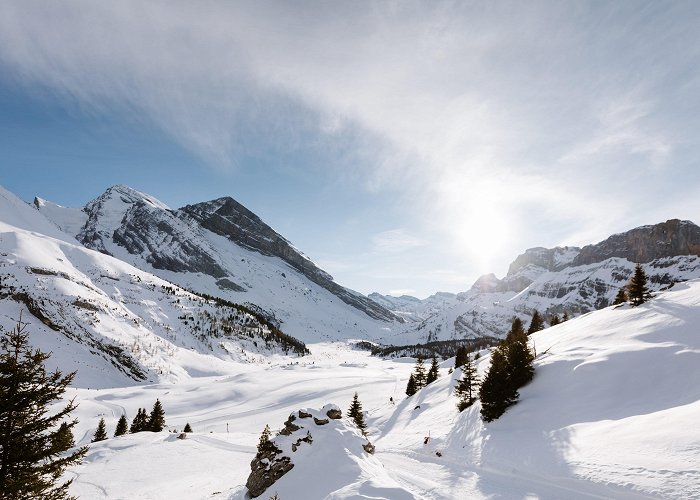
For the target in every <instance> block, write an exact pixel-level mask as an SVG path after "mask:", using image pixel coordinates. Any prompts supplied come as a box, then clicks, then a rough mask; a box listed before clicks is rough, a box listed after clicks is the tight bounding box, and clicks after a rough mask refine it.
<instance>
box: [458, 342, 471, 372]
mask: <svg viewBox="0 0 700 500" xmlns="http://www.w3.org/2000/svg"><path fill="white" fill-rule="evenodd" d="M467 359H469V351H468V350H467V347H466V346H463V345H461V346H459V347H458V348H457V355H456V356H455V368H459V367H460V366H462V365H463V364H464V363H466V362H467Z"/></svg>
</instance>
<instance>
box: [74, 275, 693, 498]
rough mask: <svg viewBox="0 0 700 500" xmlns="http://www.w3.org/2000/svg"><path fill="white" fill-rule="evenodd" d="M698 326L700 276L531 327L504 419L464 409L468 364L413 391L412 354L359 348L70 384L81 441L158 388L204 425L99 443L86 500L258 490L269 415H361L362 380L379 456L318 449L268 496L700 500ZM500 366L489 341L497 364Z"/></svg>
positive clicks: (273, 422) (82, 491) (166, 401)
mask: <svg viewBox="0 0 700 500" xmlns="http://www.w3.org/2000/svg"><path fill="white" fill-rule="evenodd" d="M698 324H700V282H691V283H687V284H682V285H676V287H674V289H672V290H671V291H669V292H666V293H663V294H659V296H658V297H656V298H655V299H654V300H653V301H651V302H650V303H647V304H644V305H642V306H640V307H637V308H632V307H629V306H623V307H618V308H607V309H604V310H602V311H597V312H594V313H590V314H587V315H584V316H581V317H579V318H576V319H574V320H571V321H569V322H567V323H564V324H561V325H559V326H557V327H553V328H549V329H547V330H544V331H542V332H539V333H537V334H535V335H533V337H531V338H532V341H533V343H534V345H535V348H536V350H537V359H536V374H535V379H534V380H533V382H532V383H531V384H529V385H528V386H526V387H524V388H523V389H521V398H520V402H519V403H518V404H517V405H515V406H514V407H512V408H510V409H509V410H508V411H507V412H506V414H505V415H504V416H503V417H501V418H500V419H499V420H497V421H495V422H492V423H489V424H484V423H483V422H482V421H481V420H480V419H479V404H478V403H477V404H476V405H475V406H473V407H471V408H469V409H467V410H465V411H464V412H462V413H458V412H457V409H456V406H455V403H456V399H455V397H454V396H453V394H452V388H453V387H454V385H455V381H456V378H457V377H458V376H459V371H457V372H455V373H454V374H452V375H450V374H448V368H449V367H450V366H452V364H453V360H447V361H445V362H443V363H442V368H441V374H440V375H441V376H440V378H439V379H438V380H437V381H436V382H434V383H433V384H431V385H430V386H428V387H427V388H425V389H423V390H421V391H419V393H418V394H416V395H415V396H413V397H411V398H406V396H405V395H404V389H405V385H406V381H407V379H408V376H409V374H410V372H411V370H412V368H413V360H410V359H403V360H381V359H377V358H373V357H371V356H370V355H369V354H368V353H366V352H363V351H357V350H352V349H351V348H350V347H348V345H347V344H344V343H328V344H314V345H311V346H310V347H311V351H312V355H311V356H306V357H304V358H297V359H296V360H291V363H293V364H289V363H290V359H288V358H284V357H282V356H274V357H272V358H271V360H270V362H269V363H266V364H263V363H257V364H255V363H253V364H238V363H232V364H231V374H230V375H227V376H219V377H212V378H195V379H190V380H185V381H182V382H179V383H177V384H156V385H145V386H136V387H134V386H132V387H128V388H116V389H99V390H88V389H71V391H70V392H71V393H70V396H73V395H74V396H76V400H77V401H79V402H80V406H79V409H78V410H77V416H78V418H79V419H80V424H79V425H78V426H77V427H76V441H78V442H79V443H87V442H89V440H90V438H91V436H92V433H93V432H94V429H95V427H96V425H97V421H98V420H99V418H100V416H104V417H105V420H106V422H107V427H108V433H109V435H111V434H112V433H113V431H114V427H115V425H116V421H117V419H118V418H119V416H120V415H121V414H122V413H126V415H127V417H128V418H129V420H131V418H133V416H134V414H135V413H136V410H137V409H138V408H139V407H145V408H147V409H148V410H149V411H150V408H151V406H152V405H153V402H154V401H155V400H156V398H159V399H160V401H161V402H162V403H163V406H164V408H165V411H166V422H167V425H168V428H169V429H170V430H174V429H177V430H181V429H182V428H183V427H184V425H185V423H187V422H189V423H190V424H191V425H192V427H193V429H194V432H193V433H192V434H190V435H189V436H188V438H187V439H185V440H178V439H177V438H176V434H173V433H166V432H163V433H158V434H155V433H139V434H136V435H127V436H124V437H120V438H110V439H109V440H107V441H104V442H100V443H95V444H92V445H91V448H90V451H89V453H88V456H87V459H86V461H85V463H84V464H83V465H80V466H77V467H74V468H72V469H71V470H70V471H69V472H68V473H67V474H66V476H67V477H74V478H75V482H74V484H73V486H72V488H71V492H72V493H73V494H75V495H77V496H79V497H80V498H90V499H92V498H95V499H98V498H124V499H127V498H128V499H132V498H163V499H165V498H168V499H172V498H183V499H190V498H192V499H199V498H202V499H203V498H226V499H243V498H246V496H245V495H246V489H245V486H244V484H245V481H246V478H247V476H248V474H249V472H250V462H251V460H252V459H253V457H254V455H255V448H256V445H257V442H258V438H259V436H260V433H261V431H262V430H263V428H264V426H265V424H269V425H270V427H271V428H272V429H273V434H274V431H275V430H277V429H279V428H281V427H282V424H283V422H284V421H285V420H286V418H287V416H288V415H289V414H290V413H291V412H292V411H295V410H298V409H300V408H321V407H322V406H323V405H325V404H326V403H335V404H337V405H338V406H340V407H341V408H342V409H343V410H346V409H347V408H348V407H349V404H350V401H351V399H352V396H353V394H354V392H355V391H357V392H358V393H359V397H360V401H361V402H362V404H363V407H364V410H365V411H366V412H367V421H368V424H369V427H368V437H369V440H370V441H371V442H372V443H373V444H375V445H376V453H375V455H374V456H369V455H366V454H364V455H363V454H362V453H359V454H358V453H356V451H353V450H349V449H344V448H343V447H342V446H340V447H337V448H334V449H335V450H336V451H337V450H341V451H339V452H337V453H336V454H335V455H330V456H329V455H328V454H327V453H324V451H323V450H322V449H321V446H322V444H323V443H322V441H319V442H314V444H312V445H310V447H309V450H308V452H306V453H305V454H304V460H306V461H308V462H310V463H311V466H308V467H297V468H295V469H293V470H292V471H290V472H289V473H288V474H287V475H286V476H284V477H283V478H282V479H281V480H280V482H279V483H278V484H277V485H275V486H273V487H272V488H270V489H269V490H268V491H267V492H266V493H265V494H263V495H262V496H261V497H260V498H264V499H267V498H269V497H270V496H272V495H273V494H274V493H278V495H279V498H280V499H282V500H292V499H294V500H296V499H300V498H392V499H394V498H426V499H448V498H459V499H462V498H542V499H561V498H566V499H575V498H679V499H680V498H700V425H698V422H699V421H700V330H698V328H697V325H698ZM297 361H298V364H297ZM488 362H489V357H488V355H487V353H486V351H484V352H483V353H482V356H481V358H480V360H479V361H478V366H479V370H480V371H481V372H482V373H483V372H484V371H485V370H486V368H487V366H488ZM390 397H393V399H394V403H391V402H390V401H389V398H390ZM426 436H429V437H430V439H429V440H428V442H427V444H426V443H425V437H426ZM316 450H318V451H316ZM343 450H344V451H343ZM438 452H439V453H440V455H441V456H438V455H437V453H438ZM343 453H345V454H346V455H347V456H340V455H342V454H343ZM348 457H350V458H351V459H352V460H350V459H349V458H348ZM349 463H356V464H359V468H358V467H355V468H353V467H349V466H348V464H349ZM312 484H313V485H314V486H313V488H311V486H310V485H312ZM338 485H344V486H346V485H353V486H352V487H342V488H341V487H339V486H338ZM304 491H313V494H310V495H309V496H304V493H303V492H304Z"/></svg>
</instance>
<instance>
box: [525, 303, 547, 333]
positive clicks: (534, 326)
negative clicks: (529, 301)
mask: <svg viewBox="0 0 700 500" xmlns="http://www.w3.org/2000/svg"><path fill="white" fill-rule="evenodd" d="M540 330H544V320H543V319H542V316H540V313H539V311H538V310H537V309H533V311H532V320H530V326H529V327H528V329H527V334H528V335H532V334H533V333H535V332H539V331H540Z"/></svg>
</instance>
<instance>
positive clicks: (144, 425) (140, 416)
mask: <svg viewBox="0 0 700 500" xmlns="http://www.w3.org/2000/svg"><path fill="white" fill-rule="evenodd" d="M146 430H148V414H147V413H146V409H145V408H139V409H138V411H137V412H136V416H135V417H134V420H132V421H131V427H130V428H129V432H130V433H132V434H135V433H137V432H143V431H146Z"/></svg>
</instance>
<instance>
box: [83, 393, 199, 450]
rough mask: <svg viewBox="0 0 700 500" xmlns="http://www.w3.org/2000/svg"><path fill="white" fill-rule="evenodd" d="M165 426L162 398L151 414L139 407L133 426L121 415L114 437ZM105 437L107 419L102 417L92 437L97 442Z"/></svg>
mask: <svg viewBox="0 0 700 500" xmlns="http://www.w3.org/2000/svg"><path fill="white" fill-rule="evenodd" d="M189 425H190V424H189V423H188V424H187V426H185V432H188V431H187V427H189ZM164 428H165V410H163V405H162V404H161V402H160V400H159V399H156V402H155V403H153V409H152V410H151V414H150V415H149V414H148V413H147V412H146V409H145V408H139V409H138V411H137V412H136V416H135V417H134V419H133V420H132V421H131V426H129V424H128V422H127V420H126V416H125V415H122V416H121V417H119V421H118V422H117V427H116V429H115V430H114V437H118V436H123V435H124V434H126V433H131V434H135V433H137V432H144V431H150V432H160V431H162V430H163V429H164ZM191 431H192V429H191V428H190V431H189V432H191ZM105 439H107V426H106V425H105V419H104V417H103V418H100V421H99V423H98V424H97V430H95V434H94V435H93V437H92V442H93V443H96V442H98V441H104V440H105Z"/></svg>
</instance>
